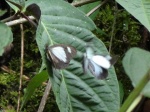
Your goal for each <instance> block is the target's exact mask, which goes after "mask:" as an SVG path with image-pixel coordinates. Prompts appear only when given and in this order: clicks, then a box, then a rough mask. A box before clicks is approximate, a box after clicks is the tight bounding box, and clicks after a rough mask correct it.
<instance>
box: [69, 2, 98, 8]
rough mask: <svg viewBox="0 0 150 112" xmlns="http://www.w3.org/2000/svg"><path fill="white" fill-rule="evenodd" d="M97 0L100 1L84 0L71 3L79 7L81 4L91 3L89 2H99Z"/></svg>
mask: <svg viewBox="0 0 150 112" xmlns="http://www.w3.org/2000/svg"><path fill="white" fill-rule="evenodd" d="M97 1H99V0H84V1H80V2H75V3H72V4H71V5H73V6H75V7H79V6H82V5H85V4H89V3H93V2H97Z"/></svg>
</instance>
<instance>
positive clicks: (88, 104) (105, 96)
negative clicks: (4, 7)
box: [29, 0, 120, 112]
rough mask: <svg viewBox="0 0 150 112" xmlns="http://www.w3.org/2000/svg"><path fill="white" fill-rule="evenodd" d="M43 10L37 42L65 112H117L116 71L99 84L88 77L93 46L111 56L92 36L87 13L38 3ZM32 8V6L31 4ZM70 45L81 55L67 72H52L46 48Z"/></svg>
mask: <svg viewBox="0 0 150 112" xmlns="http://www.w3.org/2000/svg"><path fill="white" fill-rule="evenodd" d="M35 2H36V4H37V5H39V7H40V9H41V12H42V13H41V21H40V23H39V26H38V28H37V33H36V41H37V44H38V47H39V49H40V52H41V55H42V59H43V63H44V64H45V63H46V62H47V63H48V64H47V69H48V70H49V71H48V72H49V75H50V79H51V83H52V89H53V91H54V94H55V96H56V102H57V104H58V107H59V109H60V111H61V112H102V111H103V112H117V111H118V109H119V104H120V99H119V87H118V82H117V78H116V74H115V71H114V68H113V67H111V68H110V69H109V76H108V78H107V79H106V80H98V79H96V78H95V77H93V76H92V75H91V74H87V75H84V74H83V69H82V61H83V54H84V53H85V47H86V45H87V44H91V45H92V46H93V48H94V50H95V51H96V54H103V55H105V54H108V52H107V49H106V47H105V46H104V44H103V43H102V42H101V41H100V40H99V39H98V38H97V37H96V36H95V35H94V34H93V33H92V32H91V31H92V30H94V29H95V28H96V27H95V24H94V23H93V22H92V20H91V19H90V18H88V17H87V16H85V14H84V13H83V12H81V11H80V10H78V9H76V8H75V7H73V6H71V5H70V4H68V3H66V2H64V1H61V0H45V1H44V2H43V1H42V0H36V1H35ZM29 4H32V3H31V2H30V3H29ZM46 44H48V45H54V44H66V45H71V46H74V47H75V48H76V50H77V55H76V56H75V57H74V59H72V60H71V62H70V65H69V66H68V67H67V68H66V69H63V70H57V69H53V70H51V65H50V62H49V61H47V60H46V55H45V45H46Z"/></svg>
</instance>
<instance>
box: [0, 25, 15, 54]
mask: <svg viewBox="0 0 150 112" xmlns="http://www.w3.org/2000/svg"><path fill="white" fill-rule="evenodd" d="M0 34H1V36H0V56H2V54H3V52H4V48H5V47H6V46H7V45H9V44H10V43H11V42H12V41H13V34H12V32H11V29H10V28H9V27H8V26H7V25H6V24H4V23H2V22H0Z"/></svg>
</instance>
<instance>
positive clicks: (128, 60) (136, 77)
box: [123, 48, 150, 97]
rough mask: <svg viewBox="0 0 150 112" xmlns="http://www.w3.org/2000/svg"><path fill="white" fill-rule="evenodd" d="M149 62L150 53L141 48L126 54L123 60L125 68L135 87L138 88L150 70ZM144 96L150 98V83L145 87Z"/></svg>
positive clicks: (133, 49)
mask: <svg viewBox="0 0 150 112" xmlns="http://www.w3.org/2000/svg"><path fill="white" fill-rule="evenodd" d="M149 60H150V52H148V51H145V50H142V49H139V48H131V49H130V50H129V51H128V52H127V53H126V55H125V57H124V59H123V66H124V69H125V71H126V73H127V75H128V76H129V78H130V79H131V81H132V84H133V86H134V87H136V86H137V84H138V83H139V82H140V80H141V79H142V78H143V77H144V75H145V74H146V73H147V71H148V70H149V69H150V63H149ZM142 94H143V95H145V96H147V97H150V82H149V83H148V84H147V85H146V86H145V88H144V90H143V91H142Z"/></svg>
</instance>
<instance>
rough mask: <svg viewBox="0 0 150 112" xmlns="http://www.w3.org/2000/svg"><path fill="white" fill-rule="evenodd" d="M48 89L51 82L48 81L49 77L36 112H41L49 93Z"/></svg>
mask: <svg viewBox="0 0 150 112" xmlns="http://www.w3.org/2000/svg"><path fill="white" fill-rule="evenodd" d="M50 90H51V83H50V79H49V81H48V83H47V86H46V89H45V91H44V95H43V97H42V100H41V103H40V106H39V108H38V111H37V112H43V110H44V107H45V104H46V100H47V98H48V95H49V93H50Z"/></svg>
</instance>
